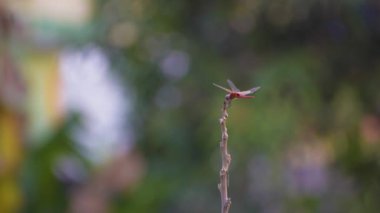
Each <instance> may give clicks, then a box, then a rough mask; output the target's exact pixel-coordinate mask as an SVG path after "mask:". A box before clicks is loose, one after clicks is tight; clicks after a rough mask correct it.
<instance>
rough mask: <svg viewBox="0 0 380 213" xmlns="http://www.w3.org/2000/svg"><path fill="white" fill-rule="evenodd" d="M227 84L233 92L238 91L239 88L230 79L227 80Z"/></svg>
mask: <svg viewBox="0 0 380 213" xmlns="http://www.w3.org/2000/svg"><path fill="white" fill-rule="evenodd" d="M227 83H228V85H230V88H231V89H232V91H234V92H239V91H240V90H239V89H238V88H237V87H236V86H235V84H234V82H232V81H231V80H230V79H228V80H227Z"/></svg>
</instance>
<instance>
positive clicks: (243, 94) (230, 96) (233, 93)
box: [213, 79, 261, 100]
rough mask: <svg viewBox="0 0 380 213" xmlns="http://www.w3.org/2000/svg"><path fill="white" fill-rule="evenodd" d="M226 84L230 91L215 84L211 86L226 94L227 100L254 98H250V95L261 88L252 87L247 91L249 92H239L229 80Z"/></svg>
mask: <svg viewBox="0 0 380 213" xmlns="http://www.w3.org/2000/svg"><path fill="white" fill-rule="evenodd" d="M227 83H228V85H229V86H230V88H231V89H227V88H225V87H222V86H220V85H218V84H215V83H213V85H214V86H216V87H218V88H220V89H222V90H224V91H226V92H228V94H227V98H228V99H230V100H232V99H234V98H254V97H255V96H251V94H253V93H255V92H257V90H259V89H260V88H261V87H253V88H252V89H249V90H245V91H240V90H239V89H238V88H237V87H236V86H235V84H234V83H233V82H232V81H231V80H230V79H228V80H227Z"/></svg>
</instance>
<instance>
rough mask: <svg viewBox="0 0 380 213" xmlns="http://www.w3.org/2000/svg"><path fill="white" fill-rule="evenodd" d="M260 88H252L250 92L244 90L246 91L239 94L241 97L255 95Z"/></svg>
mask: <svg viewBox="0 0 380 213" xmlns="http://www.w3.org/2000/svg"><path fill="white" fill-rule="evenodd" d="M260 88H261V87H253V88H252V89H250V90H246V91H242V92H240V94H242V95H249V94H253V93H255V92H256V91H257V90H259V89H260Z"/></svg>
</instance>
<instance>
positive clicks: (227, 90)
mask: <svg viewBox="0 0 380 213" xmlns="http://www.w3.org/2000/svg"><path fill="white" fill-rule="evenodd" d="M213 85H214V86H216V87H218V88H220V89H222V90H224V91H226V92H228V93H230V92H232V91H231V90H229V89H227V88H224V87H222V86H220V85H218V84H215V83H213Z"/></svg>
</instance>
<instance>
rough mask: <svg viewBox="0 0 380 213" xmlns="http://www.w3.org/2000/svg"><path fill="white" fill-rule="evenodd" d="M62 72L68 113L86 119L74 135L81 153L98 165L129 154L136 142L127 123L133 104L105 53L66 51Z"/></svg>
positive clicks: (84, 49) (64, 101) (64, 104)
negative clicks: (122, 153)
mask: <svg viewBox="0 0 380 213" xmlns="http://www.w3.org/2000/svg"><path fill="white" fill-rule="evenodd" d="M60 72H61V78H62V105H63V107H64V109H65V113H66V114H67V113H70V112H79V113H80V114H81V117H82V119H83V120H82V122H83V123H82V128H80V129H75V132H73V136H74V137H75V139H76V140H77V141H79V143H80V144H79V145H80V147H81V148H82V149H81V151H83V152H84V154H85V155H86V156H88V157H89V158H90V159H91V160H92V161H93V162H95V163H102V162H104V161H105V160H108V159H110V157H112V156H113V155H115V154H117V153H120V152H125V151H127V150H128V149H129V147H130V146H131V143H132V141H133V136H132V132H131V129H130V128H128V125H127V123H126V121H127V115H128V113H129V112H130V109H131V108H130V103H129V100H127V99H126V98H127V97H128V96H127V95H126V94H125V93H124V91H123V89H122V87H121V82H119V81H118V79H117V78H116V76H114V75H113V73H112V72H110V66H109V62H108V59H107V58H106V56H105V54H104V53H103V52H102V50H101V49H100V48H97V47H94V46H88V47H85V48H82V49H66V50H64V51H63V52H62V54H61V56H60Z"/></svg>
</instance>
